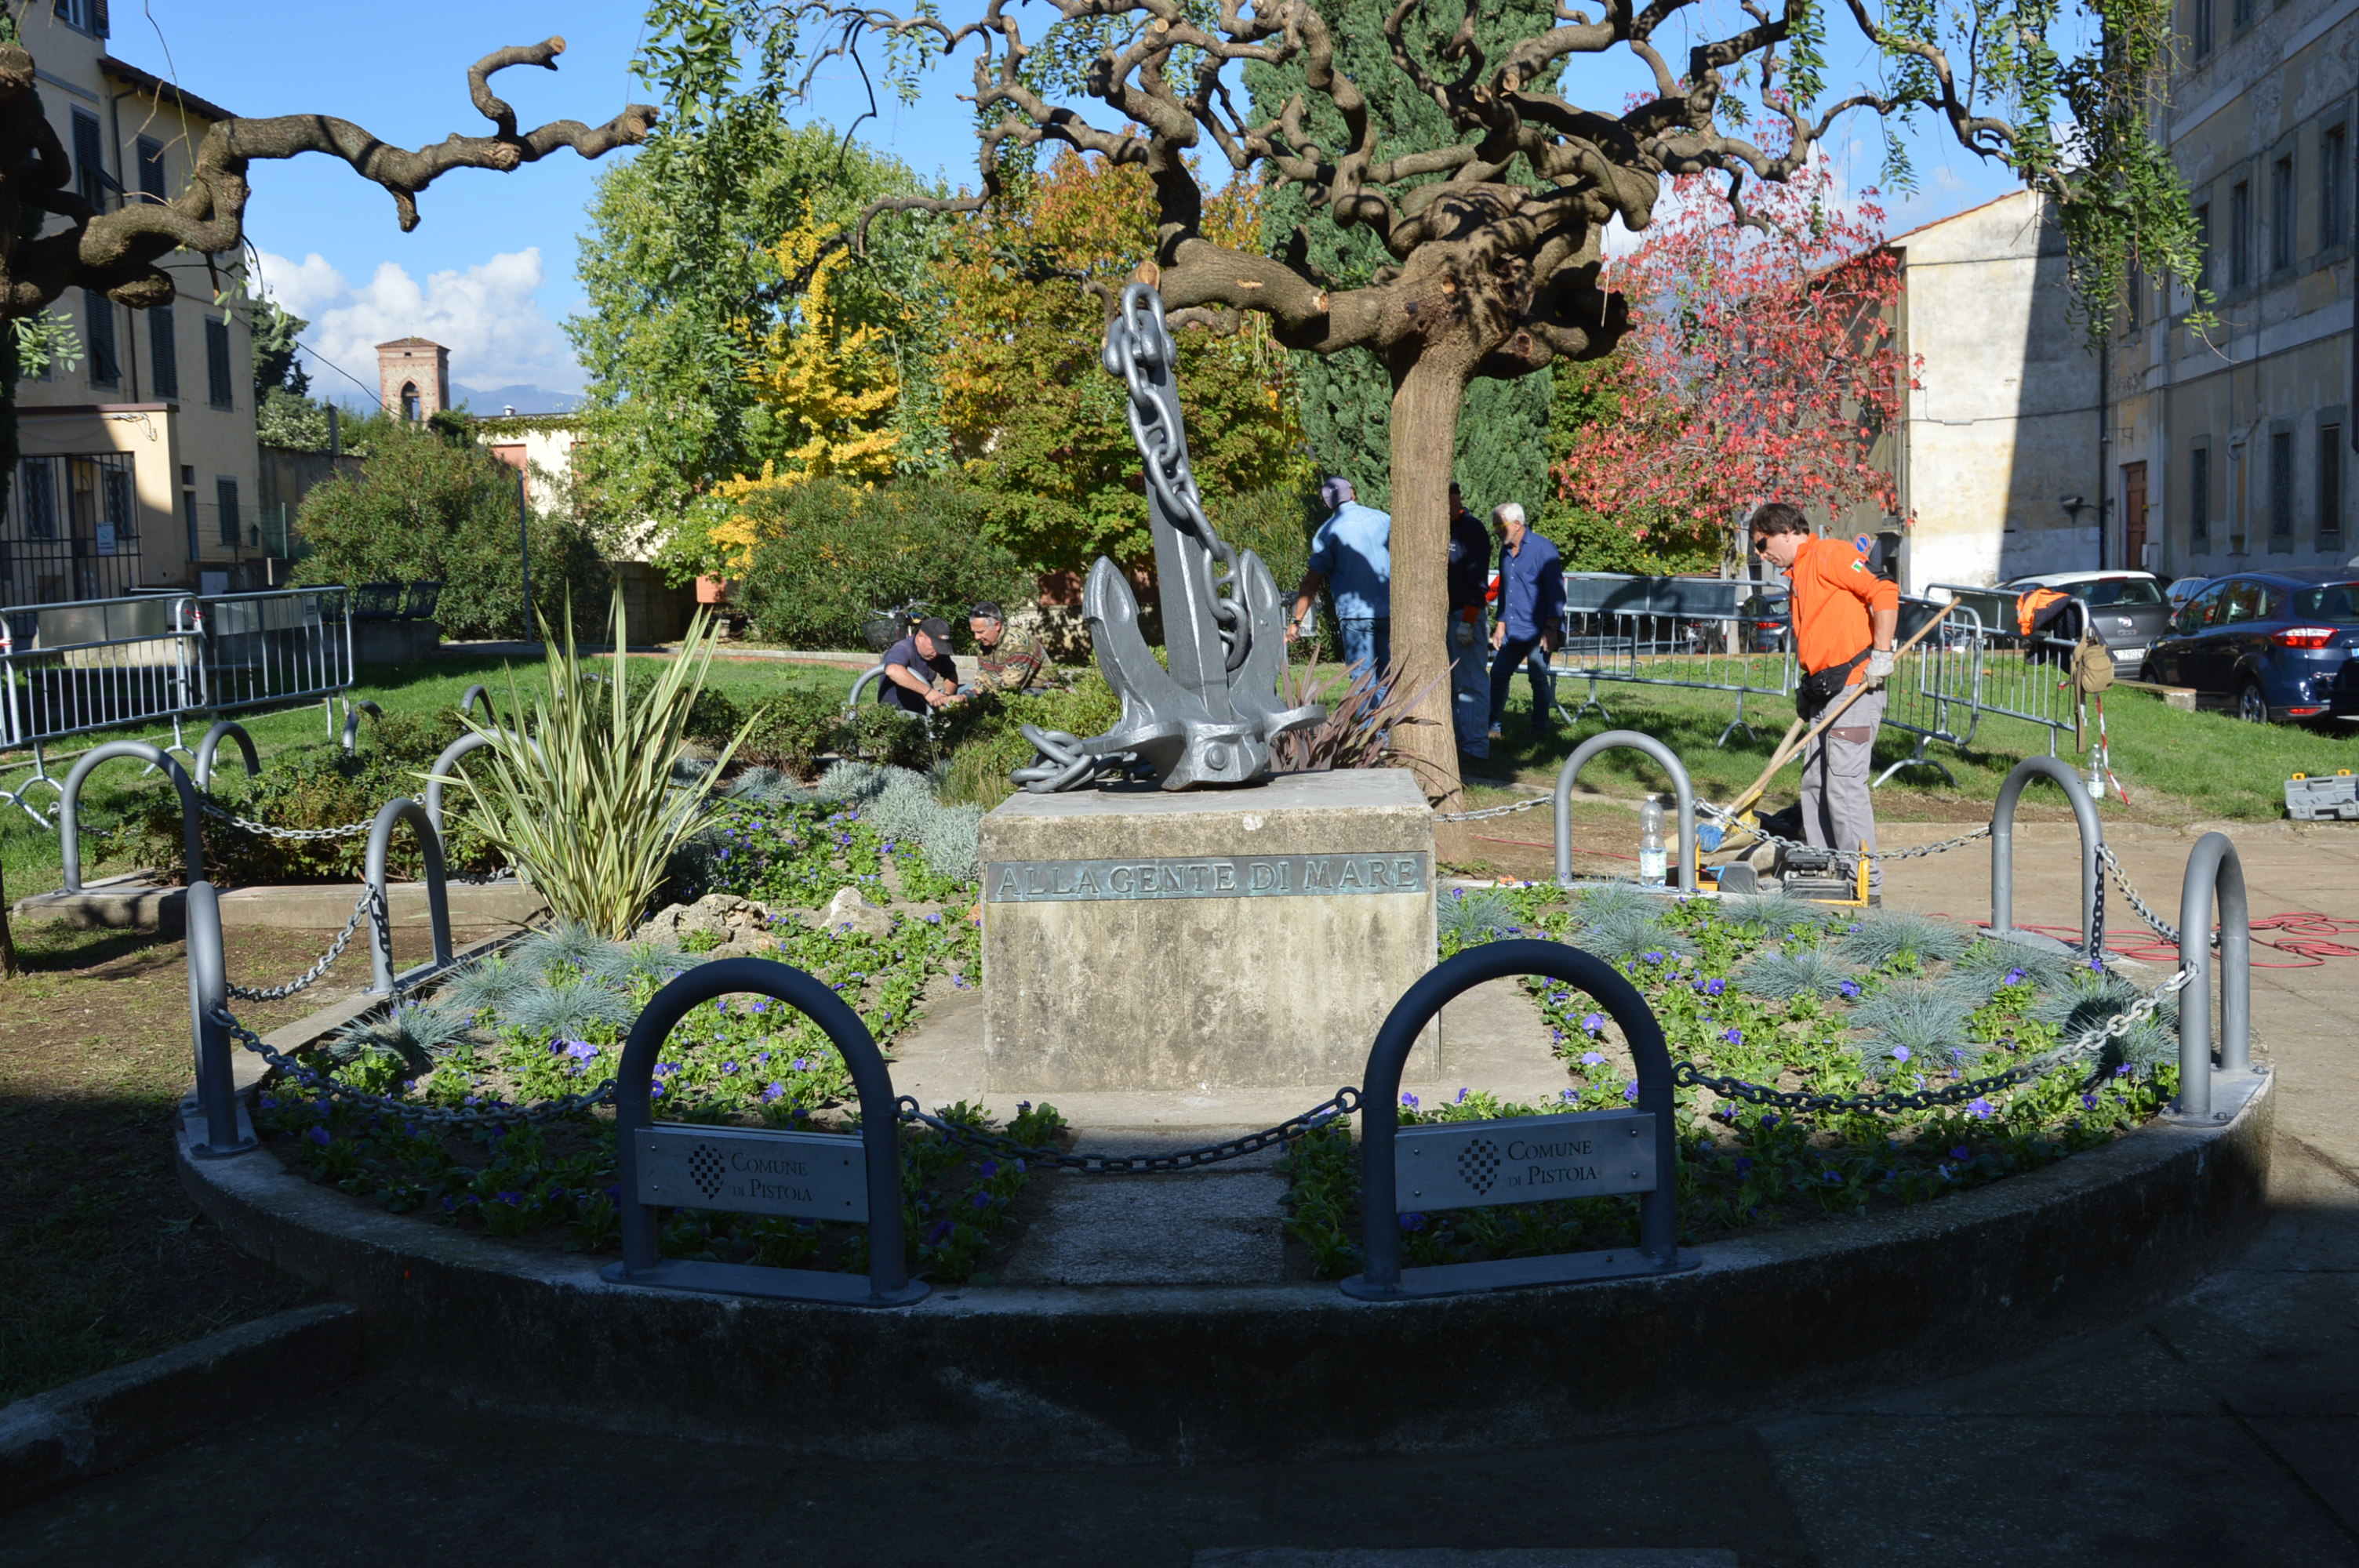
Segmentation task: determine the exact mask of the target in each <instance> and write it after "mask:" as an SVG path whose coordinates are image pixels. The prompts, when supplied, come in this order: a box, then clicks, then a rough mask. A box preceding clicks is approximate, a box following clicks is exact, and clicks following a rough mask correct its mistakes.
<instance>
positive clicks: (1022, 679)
mask: <svg viewBox="0 0 2359 1568" xmlns="http://www.w3.org/2000/svg"><path fill="white" fill-rule="evenodd" d="M966 628H967V630H968V631H969V632H970V633H973V635H974V651H975V666H976V669H975V677H974V686H973V689H974V690H976V691H1006V692H1020V691H1024V690H1026V689H1027V688H1029V687H1031V685H1032V683H1033V682H1034V681H1036V680H1038V678H1039V676H1040V672H1041V670H1042V669H1044V668H1045V667H1046V666H1047V665H1048V662H1049V657H1048V654H1046V652H1044V651H1043V650H1042V648H1041V646H1040V639H1039V638H1038V637H1036V636H1034V635H1033V634H1032V633H1028V632H1015V631H1010V630H1009V629H1008V625H1007V617H1006V615H1005V614H1004V613H1002V612H1001V611H1000V608H999V606H998V605H996V604H995V603H993V602H992V601H990V600H984V602H983V603H981V604H978V605H976V606H975V607H974V608H973V610H970V611H967V617H966Z"/></svg>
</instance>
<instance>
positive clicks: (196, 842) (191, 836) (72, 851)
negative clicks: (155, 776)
mask: <svg viewBox="0 0 2359 1568" xmlns="http://www.w3.org/2000/svg"><path fill="white" fill-rule="evenodd" d="M117 757H135V758H136V759H138V760H139V761H140V762H145V763H147V765H148V767H150V768H151V769H160V770H161V771H162V772H163V773H165V774H167V775H168V777H169V778H170V779H171V781H172V787H173V788H174V789H176V790H178V791H179V795H180V852H181V854H182V855H184V856H185V857H187V861H188V868H187V875H188V879H189V881H190V885H191V886H193V885H194V884H195V883H196V882H198V881H201V880H202V878H203V877H204V874H205V844H204V835H203V833H202V831H201V829H200V828H199V827H198V825H197V792H196V789H195V786H193V785H192V784H190V783H189V775H188V772H187V770H185V769H183V768H182V767H181V766H180V764H179V762H178V761H176V760H175V759H173V758H172V757H170V756H168V755H167V754H165V753H164V752H162V751H160V750H158V748H156V747H154V746H151V745H149V744H148V743H147V741H108V742H107V743H106V744H105V745H103V746H93V747H92V748H91V749H90V750H89V751H87V752H83V753H82V760H81V761H80V762H76V763H74V765H73V772H71V773H68V774H67V775H66V783H65V788H64V789H63V790H62V791H60V795H59V798H58V853H59V855H60V858H61V859H62V860H64V868H63V870H64V876H65V891H66V892H82V781H83V780H84V779H87V778H88V777H90V772H91V770H92V768H95V767H96V766H98V764H99V763H101V762H112V761H114V759H115V758H117Z"/></svg>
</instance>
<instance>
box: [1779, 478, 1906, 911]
mask: <svg viewBox="0 0 2359 1568" xmlns="http://www.w3.org/2000/svg"><path fill="white" fill-rule="evenodd" d="M1746 527H1747V528H1748V530H1749V531H1750V532H1751V535H1752V538H1753V548H1754V550H1755V551H1756V553H1757V554H1758V555H1759V556H1760V557H1761V558H1762V559H1764V560H1766V561H1767V562H1768V563H1769V564H1770V565H1771V566H1774V567H1776V568H1777V569H1778V570H1780V571H1782V572H1784V573H1785V574H1786V577H1787V579H1788V581H1789V582H1791V583H1792V584H1793V593H1792V599H1791V603H1792V606H1793V621H1794V654H1795V657H1796V658H1797V659H1798V660H1799V662H1800V664H1801V666H1802V670H1803V677H1802V681H1801V685H1800V687H1799V689H1798V690H1797V691H1796V694H1795V707H1796V708H1798V709H1799V711H1800V713H1801V716H1802V717H1803V718H1804V719H1816V718H1817V717H1818V716H1819V715H1820V714H1821V713H1822V712H1824V711H1825V710H1826V708H1827V707H1828V706H1829V705H1830V704H1831V703H1833V702H1835V701H1838V700H1840V699H1841V698H1842V697H1843V694H1844V693H1845V692H1846V691H1848V690H1849V689H1850V688H1851V687H1854V686H1864V687H1866V688H1867V690H1866V694H1865V695H1864V696H1862V697H1857V698H1855V699H1854V700H1853V702H1852V704H1851V706H1850V707H1849V708H1845V709H1844V710H1843V714H1842V717H1841V718H1840V719H1838V720H1837V721H1836V722H1835V723H1834V724H1833V725H1832V726H1831V727H1830V728H1828V729H1827V730H1824V731H1822V732H1821V734H1820V735H1819V736H1818V738H1817V739H1815V740H1813V741H1811V742H1810V745H1809V747H1808V748H1807V749H1806V750H1804V752H1802V838H1803V841H1804V842H1806V843H1808V844H1810V845H1811V846H1813V847H1814V848H1817V849H1832V850H1835V851H1836V852H1837V856H1838V859H1839V860H1841V859H1842V858H1843V856H1844V854H1845V853H1846V852H1856V851H1858V850H1862V849H1864V850H1866V851H1868V853H1869V855H1870V856H1871V857H1872V856H1873V855H1874V853H1875V805H1874V801H1873V797H1872V796H1871V795H1870V794H1869V792H1868V783H1867V773H1868V763H1869V762H1870V760H1871V759H1872V757H1873V755H1874V753H1875V731H1876V729H1877V727H1878V726H1880V725H1881V724H1882V723H1883V722H1884V683H1885V681H1886V680H1887V679H1888V678H1890V676H1891V675H1892V639H1893V635H1894V633H1896V632H1897V631H1898V629H1899V624H1900V586H1899V584H1897V583H1896V582H1894V581H1893V580H1892V579H1890V578H1886V577H1878V576H1877V575H1876V574H1875V571H1874V570H1873V569H1872V568H1870V567H1869V566H1868V564H1867V558H1866V557H1864V556H1862V555H1861V554H1860V553H1859V551H1858V550H1857V549H1856V548H1855V547H1854V546H1852V545H1851V544H1850V543H1849V542H1848V541H1846V540H1843V539H1814V538H1812V537H1810V519H1809V518H1807V517H1805V516H1803V515H1802V513H1801V509H1800V508H1799V507H1795V506H1789V505H1788V504H1787V503H1784V502H1782V501H1773V502H1771V503H1769V504H1768V505H1767V506H1764V507H1762V508H1761V509H1760V510H1759V511H1757V512H1756V513H1754V514H1753V516H1752V518H1751V519H1750V520H1749V521H1748V522H1747V524H1746ZM1851 870H1852V867H1851V866H1850V865H1844V866H1843V871H1844V872H1845V874H1849V873H1850V871H1851ZM1867 878H1868V881H1867V887H1868V896H1869V897H1870V898H1871V899H1880V897H1881V894H1882V886H1883V878H1882V877H1881V875H1880V874H1879V873H1878V871H1877V867H1876V862H1875V860H1874V859H1872V858H1871V859H1870V860H1868V863H1867Z"/></svg>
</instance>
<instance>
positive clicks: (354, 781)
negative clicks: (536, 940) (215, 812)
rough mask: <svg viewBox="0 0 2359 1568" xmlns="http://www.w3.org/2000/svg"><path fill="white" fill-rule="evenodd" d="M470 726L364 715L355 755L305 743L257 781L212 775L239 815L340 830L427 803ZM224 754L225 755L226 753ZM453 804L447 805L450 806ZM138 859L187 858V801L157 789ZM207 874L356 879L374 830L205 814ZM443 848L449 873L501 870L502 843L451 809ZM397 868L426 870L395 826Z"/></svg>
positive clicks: (254, 883)
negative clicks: (240, 823) (429, 774)
mask: <svg viewBox="0 0 2359 1568" xmlns="http://www.w3.org/2000/svg"><path fill="white" fill-rule="evenodd" d="M462 732H463V729H462V724H461V722H460V719H459V718H458V715H457V714H456V713H453V712H447V711H446V712H442V713H438V714H430V715H429V714H393V715H390V716H388V717H387V718H386V719H382V720H379V721H377V722H375V723H370V722H367V721H365V720H364V722H363V723H362V726H361V730H360V734H359V738H358V742H357V749H356V751H355V752H353V753H352V754H351V755H347V754H346V753H345V752H344V751H343V749H342V747H341V746H339V745H336V744H333V743H322V744H318V745H310V746H299V747H295V748H293V749H291V750H288V751H286V752H278V753H277V754H275V755H273V756H272V757H271V758H269V759H268V761H266V762H265V763H264V764H263V770H262V773H261V774H260V776H258V777H256V778H252V779H249V778H247V777H246V776H245V773H244V771H243V770H242V769H240V768H238V767H237V766H235V765H234V764H232V765H230V766H227V767H224V768H223V769H222V770H220V771H219V772H217V773H215V774H214V775H213V793H214V794H215V795H218V796H220V797H221V799H222V801H223V804H224V805H225V806H227V807H228V808H229V809H230V810H232V811H234V812H235V813H236V814H237V815H238V816H244V817H247V818H250V819H252V820H254V821H256V822H266V823H268V824H270V825H271V826H272V827H289V828H305V827H342V826H345V825H347V824H350V823H354V822H367V821H370V820H372V819H374V818H375V816H376V814H377V812H378V811H379V810H380V809H381V808H382V807H383V806H384V805H385V803H386V801H388V800H392V799H394V798H395V797H396V796H398V795H408V796H409V797H410V798H412V799H414V800H422V799H423V798H425V795H426V784H425V781H424V779H423V777H422V776H421V775H423V774H424V773H425V772H426V771H427V769H428V768H429V766H431V765H432V763H433V761H434V759H435V758H436V757H437V756H439V755H440V754H441V752H442V749H443V748H444V747H446V746H448V745H449V744H450V743H451V741H455V740H457V739H458V738H459V736H460V735H461V734H462ZM224 754H225V755H226V753H224ZM448 804H449V803H447V802H446V806H447V805H448ZM139 826H140V828H141V842H140V846H139V858H140V859H141V860H144V861H145V862H146V863H147V864H149V865H152V866H159V867H160V866H169V867H178V866H179V864H180V856H181V846H180V806H179V799H178V797H177V796H175V795H171V794H169V793H168V792H159V793H158V795H156V796H155V797H154V798H153V799H152V800H151V801H150V802H149V805H148V806H147V815H146V816H145V817H144V819H143V820H142V821H141V822H140V825H139ZM201 830H202V833H203V839H204V850H205V874H206V875H207V876H208V877H209V878H210V879H211V880H212V882H213V883H214V884H215V885H216V886H219V887H224V888H227V887H259V886H268V885H274V884H277V883H283V882H318V881H331V882H336V881H359V880H360V877H361V873H362V871H363V870H364V864H365V862H366V860H367V855H368V836H367V835H366V834H364V833H354V834H348V835H346V836H344V837H342V838H275V837H270V836H266V835H263V834H257V833H249V832H247V831H245V829H244V828H242V827H234V826H233V825H231V824H230V823H227V822H224V821H223V820H221V819H220V818H219V817H216V816H212V815H211V814H207V815H206V816H204V817H203V818H201ZM442 849H443V855H444V858H445V860H446V862H447V866H448V869H449V871H451V874H453V875H457V874H459V873H462V872H465V873H469V874H479V873H483V872H488V871H496V870H498V869H499V866H500V863H501V862H500V857H499V853H498V851H497V849H495V848H494V847H493V846H492V845H491V844H490V843H489V842H488V841H486V840H485V839H484V837H483V835H482V834H480V833H478V832H477V831H475V829H474V826H473V823H472V822H470V821H469V820H468V819H467V816H466V815H465V813H463V812H462V811H456V810H450V809H446V811H445V814H444V817H443V835H442ZM386 864H387V867H388V870H389V871H390V872H391V874H392V875H393V876H394V877H396V878H397V879H403V880H408V879H411V878H416V877H419V876H423V875H424V874H425V871H426V865H425V859H424V857H423V855H422V854H420V852H419V849H418V840H417V839H416V838H414V837H412V836H411V835H409V834H408V833H396V834H395V835H394V838H393V849H392V853H391V855H390V857H389V858H388V860H387V862H386Z"/></svg>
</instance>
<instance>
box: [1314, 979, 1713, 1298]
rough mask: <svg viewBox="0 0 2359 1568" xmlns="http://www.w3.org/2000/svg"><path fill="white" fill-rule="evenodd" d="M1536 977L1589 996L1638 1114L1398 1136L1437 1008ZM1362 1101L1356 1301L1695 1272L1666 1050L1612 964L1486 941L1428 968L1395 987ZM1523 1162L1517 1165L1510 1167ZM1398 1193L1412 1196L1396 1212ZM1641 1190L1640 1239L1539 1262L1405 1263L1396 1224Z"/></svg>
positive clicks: (1451, 1125)
mask: <svg viewBox="0 0 2359 1568" xmlns="http://www.w3.org/2000/svg"><path fill="white" fill-rule="evenodd" d="M1524 975H1545V976H1547V977H1548V978H1549V979H1552V980H1560V981H1562V982H1564V983H1565V984H1567V985H1570V986H1573V987H1576V988H1578V989H1581V990H1582V991H1585V992H1587V993H1588V994H1589V995H1590V996H1592V997H1593V998H1595V999H1596V1000H1597V1001H1598V1002H1599V1003H1600V1004H1601V1005H1603V1008H1604V1009H1605V1011H1606V1013H1607V1014H1608V1016H1610V1017H1611V1018H1612V1019H1613V1020H1614V1022H1615V1023H1617V1024H1619V1025H1621V1027H1622V1033H1623V1036H1624V1038H1625V1039H1627V1040H1628V1041H1629V1042H1630V1050H1631V1053H1632V1054H1633V1055H1635V1056H1636V1058H1637V1065H1638V1105H1637V1108H1636V1109H1635V1110H1599V1111H1567V1112H1564V1113H1562V1114H1560V1115H1554V1116H1531V1117H1517V1118H1513V1119H1507V1120H1500V1121H1453V1122H1446V1123H1442V1124H1440V1125H1437V1126H1432V1127H1414V1128H1411V1129H1410V1130H1408V1131H1407V1132H1403V1131H1401V1130H1400V1079H1401V1065H1402V1064H1403V1063H1405V1062H1407V1061H1408V1053H1409V1049H1410V1047H1411V1046H1413V1045H1414V1044H1416V1043H1417V1037H1418V1033H1419V1031H1421V1030H1422V1029H1424V1027H1425V1026H1426V1023H1427V1022H1428V1021H1429V1020H1430V1019H1431V1018H1432V1017H1433V1016H1434V1014H1436V1013H1438V1012H1440V1011H1441V1009H1442V1006H1443V1004H1444V1003H1446V1002H1448V1001H1449V1000H1451V998H1453V997H1456V996H1457V995H1459V994H1460V993H1461V992H1462V991H1468V990H1472V989H1473V988H1474V987H1476V986H1479V985H1481V984H1482V983H1483V982H1484V981H1485V980H1495V979H1506V978H1509V977H1520V976H1524ZM1363 1082H1364V1084H1365V1086H1366V1087H1364V1089H1363V1090H1362V1091H1361V1098H1360V1216H1361V1246H1362V1252H1363V1256H1364V1264H1363V1267H1362V1270H1361V1271H1360V1272H1359V1273H1357V1274H1355V1275H1353V1277H1352V1278H1350V1279H1348V1280H1346V1281H1343V1293H1344V1294H1345V1295H1348V1296H1354V1297H1357V1298H1358V1299H1360V1300H1362V1301H1401V1300H1406V1299H1409V1298H1413V1297H1421V1296H1449V1295H1459V1294H1462V1293H1464V1292H1470V1291H1496V1290H1506V1289H1508V1288H1511V1287H1514V1286H1518V1285H1560V1284H1571V1283H1573V1282H1576V1281H1590V1280H1615V1279H1621V1278H1624V1277H1625V1276H1628V1275H1634V1274H1669V1273H1677V1272H1680V1271H1684V1270H1688V1269H1692V1268H1695V1267H1697V1266H1698V1264H1699V1263H1700V1262H1701V1260H1698V1259H1693V1258H1689V1259H1682V1258H1681V1257H1680V1251H1679V1184H1678V1176H1679V1148H1680V1145H1679V1135H1678V1130H1677V1129H1676V1128H1675V1127H1674V1126H1673V1125H1672V1108H1671V1055H1670V1052H1669V1049H1668V1048H1667V1047H1666V1046H1665V1045H1664V1044H1663V1030H1662V1026H1661V1025H1660V1024H1659V1023H1658V1022H1656V1021H1655V1015H1654V1012H1653V1011H1652V1010H1650V1009H1649V1008H1648V1007H1647V1002H1646V999H1645V998H1643V997H1641V996H1640V995H1639V994H1638V990H1637V988H1636V986H1633V985H1632V984H1631V983H1630V982H1629V981H1628V980H1627V979H1625V978H1624V977H1623V976H1622V975H1620V974H1618V973H1616V972H1615V970H1614V968H1613V966H1612V965H1610V964H1608V963H1606V962H1605V961H1604V960H1603V958H1599V957H1595V956H1593V955H1592V954H1588V953H1584V952H1582V950H1581V949H1580V948H1578V947H1570V946H1565V945H1564V944H1563V943H1561V942H1538V941H1530V940H1521V941H1507V942H1486V943H1484V945H1483V946H1480V947H1471V948H1469V949H1467V950H1466V951H1465V952H1463V953H1461V954H1459V955H1458V957H1454V958H1451V959H1450V960H1449V961H1448V962H1446V963H1443V964H1440V965H1437V966H1436V967H1435V968H1432V969H1430V970H1429V971H1428V972H1427V973H1426V975H1425V977H1424V978H1423V979H1420V980H1419V981H1418V982H1417V983H1416V984H1415V985H1413V986H1411V987H1409V988H1408V990H1407V991H1405V992H1403V993H1402V995H1401V999H1400V1000H1399V1001H1397V1002H1395V1003H1394V1004H1393V1010H1392V1011H1391V1012H1390V1013H1389V1014H1387V1015H1386V1018H1385V1022H1384V1026H1383V1027H1382V1028H1381V1029H1379V1030H1377V1032H1376V1042H1375V1045H1374V1046H1373V1047H1372V1048H1371V1049H1370V1050H1369V1052H1368V1071H1367V1076H1366V1077H1365V1078H1364V1080H1363ZM1518 1167H1520V1169H1519V1168H1518ZM1404 1187H1407V1188H1408V1195H1409V1197H1410V1198H1411V1199H1412V1200H1414V1201H1412V1202H1409V1203H1407V1204H1404V1203H1403V1201H1402V1198H1401V1192H1402V1189H1403V1188H1404ZM1613 1193H1638V1194H1641V1195H1642V1196H1640V1198H1639V1200H1638V1245H1637V1247H1636V1249H1629V1248H1621V1249H1615V1250H1613V1251H1606V1252H1562V1253H1557V1254H1555V1255H1553V1256H1550V1257H1546V1258H1515V1259H1501V1260H1495V1261H1492V1262H1487V1263H1451V1264H1445V1265H1442V1266H1440V1267H1437V1268H1419V1269H1404V1268H1403V1267H1402V1266H1401V1260H1400V1256H1401V1240H1400V1216H1401V1215H1402V1214H1404V1213H1416V1212H1423V1211H1424V1210H1427V1209H1450V1208H1471V1207H1478V1206H1491V1205H1495V1204H1509V1203H1537V1202H1541V1201H1543V1200H1546V1199H1552V1198H1572V1197H1596V1196H1600V1195H1606V1194H1613Z"/></svg>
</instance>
